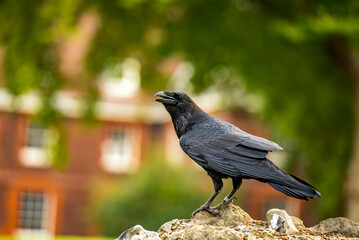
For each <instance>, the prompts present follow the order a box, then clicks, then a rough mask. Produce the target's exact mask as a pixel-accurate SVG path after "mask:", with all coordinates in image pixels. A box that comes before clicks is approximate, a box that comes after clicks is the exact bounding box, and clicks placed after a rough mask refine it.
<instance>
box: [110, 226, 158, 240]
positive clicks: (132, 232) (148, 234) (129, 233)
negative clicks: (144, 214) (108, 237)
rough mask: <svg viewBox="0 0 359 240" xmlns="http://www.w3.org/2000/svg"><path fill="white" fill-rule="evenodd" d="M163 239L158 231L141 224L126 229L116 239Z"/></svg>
mask: <svg viewBox="0 0 359 240" xmlns="http://www.w3.org/2000/svg"><path fill="white" fill-rule="evenodd" d="M145 239H147V240H148V239H151V240H161V238H160V237H159V235H158V233H156V232H153V231H147V230H146V229H144V228H143V227H142V226H141V225H136V226H134V227H132V228H130V229H128V230H126V231H124V232H123V233H122V234H121V235H120V236H119V237H118V238H117V239H116V240H145Z"/></svg>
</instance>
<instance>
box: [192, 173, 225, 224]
mask: <svg viewBox="0 0 359 240" xmlns="http://www.w3.org/2000/svg"><path fill="white" fill-rule="evenodd" d="M210 176H211V175H210ZM211 178H212V181H213V185H214V193H213V194H212V196H211V197H210V198H209V199H208V200H207V202H206V203H205V204H203V205H202V206H201V207H200V208H198V209H196V210H195V211H194V212H193V213H192V217H194V216H195V215H196V214H197V213H199V212H200V211H207V212H209V213H210V214H212V215H215V216H219V212H217V211H215V210H213V209H211V208H210V205H211V203H212V202H213V200H214V199H215V198H216V196H217V195H218V194H219V193H220V192H221V190H222V188H223V182H222V179H221V178H219V177H216V176H211Z"/></svg>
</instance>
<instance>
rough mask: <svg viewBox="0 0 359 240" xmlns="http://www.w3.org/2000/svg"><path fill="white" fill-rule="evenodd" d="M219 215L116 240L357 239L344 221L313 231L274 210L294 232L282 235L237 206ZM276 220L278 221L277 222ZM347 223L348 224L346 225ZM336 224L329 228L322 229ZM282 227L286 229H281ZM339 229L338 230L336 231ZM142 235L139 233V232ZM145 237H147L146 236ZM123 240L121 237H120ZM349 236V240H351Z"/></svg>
mask: <svg viewBox="0 0 359 240" xmlns="http://www.w3.org/2000/svg"><path fill="white" fill-rule="evenodd" d="M216 210H217V211H218V212H219V213H220V214H221V216H220V217H215V216H212V215H211V214H209V213H207V212H204V211H202V212H199V213H198V214H196V216H195V217H193V218H192V219H174V220H172V221H169V222H166V223H164V224H163V225H162V226H161V227H160V228H159V229H158V231H157V233H155V232H150V231H146V230H144V229H143V228H142V227H141V226H139V225H137V226H135V227H133V228H131V229H129V230H127V231H125V232H124V233H123V234H122V235H121V236H120V237H119V238H118V240H122V239H124V240H139V239H153V240H158V239H176V240H182V239H183V240H184V239H186V240H187V239H194V240H196V239H198V240H199V239H204V240H206V239H208V240H209V239H219V240H221V239H223V240H224V239H225V240H242V239H243V240H257V239H258V240H259V239H264V240H267V239H268V240H269V239H286V240H289V239H290V240H297V239H298V240H299V239H301V240H307V239H308V240H321V239H325V240H329V239H358V240H359V238H353V237H356V236H358V231H359V226H358V223H353V222H351V221H349V220H347V219H343V218H340V219H335V220H330V219H328V220H330V221H331V222H332V223H331V224H328V222H325V221H324V223H323V222H321V223H319V224H318V225H317V226H315V227H312V228H310V229H309V228H306V227H305V226H304V225H303V222H302V221H301V220H300V219H299V218H296V217H290V216H289V215H288V214H287V213H286V212H285V211H283V210H279V209H275V210H273V209H272V210H270V211H269V212H272V213H271V214H267V216H269V215H272V218H269V220H268V219H267V221H269V223H270V221H271V219H273V216H274V214H276V215H277V216H278V217H279V218H281V219H282V220H285V221H283V227H284V224H285V223H287V224H288V223H290V225H291V227H292V228H293V229H296V231H295V232H293V231H292V230H291V231H286V232H285V233H282V232H278V231H275V230H273V229H272V228H271V227H270V224H269V223H267V222H266V221H258V220H252V219H251V217H250V216H249V215H248V214H247V213H246V212H244V211H243V210H242V209H241V208H239V207H238V206H235V205H232V204H229V205H227V206H221V207H218V208H216ZM278 217H277V219H278ZM348 221H349V222H348ZM332 225H335V226H336V227H337V228H336V229H334V226H333V227H332V228H331V229H334V230H328V229H329V228H326V227H324V226H332ZM284 228H285V227H284ZM339 230H340V231H339ZM141 232H142V233H141ZM146 234H147V235H146ZM121 237H123V238H121ZM350 237H351V238H350Z"/></svg>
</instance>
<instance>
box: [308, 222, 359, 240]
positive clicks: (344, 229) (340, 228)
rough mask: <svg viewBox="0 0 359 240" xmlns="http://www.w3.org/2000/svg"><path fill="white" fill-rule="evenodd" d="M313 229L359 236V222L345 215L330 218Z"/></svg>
mask: <svg viewBox="0 0 359 240" xmlns="http://www.w3.org/2000/svg"><path fill="white" fill-rule="evenodd" d="M311 229H312V230H314V231H318V232H321V233H339V234H341V235H343V236H348V237H357V238H359V223H356V222H353V221H351V220H349V219H347V218H343V217H338V218H328V219H326V220H323V221H321V222H320V223H319V224H317V225H315V226H313V227H311Z"/></svg>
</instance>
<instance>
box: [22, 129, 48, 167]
mask: <svg viewBox="0 0 359 240" xmlns="http://www.w3.org/2000/svg"><path fill="white" fill-rule="evenodd" d="M24 134H25V136H24V145H23V147H22V149H21V151H20V160H21V162H22V163H23V164H24V165H25V166H28V167H48V166H49V165H50V161H49V159H48V156H47V150H48V146H49V141H48V140H49V129H47V128H45V127H43V126H42V125H40V124H38V123H35V122H28V123H27V124H26V127H25V133H24Z"/></svg>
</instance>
